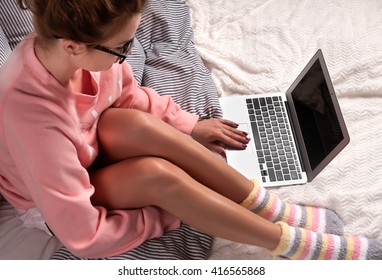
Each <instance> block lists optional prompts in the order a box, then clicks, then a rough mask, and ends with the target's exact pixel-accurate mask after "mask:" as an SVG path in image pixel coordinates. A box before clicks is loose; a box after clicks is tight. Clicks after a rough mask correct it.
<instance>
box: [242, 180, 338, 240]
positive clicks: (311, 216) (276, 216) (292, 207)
mask: <svg viewBox="0 0 382 280" xmlns="http://www.w3.org/2000/svg"><path fill="white" fill-rule="evenodd" d="M253 183H254V188H253V190H252V192H251V193H250V194H249V195H248V197H247V198H246V199H245V200H244V201H243V202H242V203H241V205H242V206H244V207H246V208H248V209H249V210H251V211H253V212H254V213H256V214H258V215H259V216H261V217H263V218H265V219H267V220H269V221H271V222H277V221H283V222H285V223H287V224H288V225H290V226H295V227H301V228H305V229H308V230H312V231H316V232H325V233H331V234H336V235H342V234H343V224H342V221H341V219H340V218H339V217H338V215H337V214H336V213H335V212H334V211H333V210H330V209H327V208H321V207H315V206H305V205H298V204H292V203H287V202H283V201H281V199H280V198H278V197H277V196H276V195H274V194H272V193H271V192H269V191H268V190H266V189H265V188H263V187H261V186H260V185H259V184H258V182H257V181H255V180H253Z"/></svg>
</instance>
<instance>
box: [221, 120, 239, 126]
mask: <svg viewBox="0 0 382 280" xmlns="http://www.w3.org/2000/svg"><path fill="white" fill-rule="evenodd" d="M218 120H219V122H221V123H222V124H225V125H228V126H230V127H233V128H238V127H239V125H238V124H237V123H235V122H233V121H230V120H227V119H218Z"/></svg>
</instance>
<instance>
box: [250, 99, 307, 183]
mask: <svg viewBox="0 0 382 280" xmlns="http://www.w3.org/2000/svg"><path fill="white" fill-rule="evenodd" d="M247 108H248V113H249V118H250V121H251V126H252V131H253V133H254V135H253V139H254V142H255V146H256V152H257V157H258V160H259V164H260V169H261V176H262V181H263V182H264V183H265V182H276V181H289V180H297V179H301V178H302V176H301V166H300V163H299V161H298V154H297V151H296V147H295V144H294V142H293V140H292V139H293V138H292V131H291V128H290V126H289V122H288V119H287V118H288V116H287V115H286V111H285V106H284V104H283V101H282V99H281V97H279V96H273V97H266V98H265V97H261V98H253V99H252V98H248V99H247Z"/></svg>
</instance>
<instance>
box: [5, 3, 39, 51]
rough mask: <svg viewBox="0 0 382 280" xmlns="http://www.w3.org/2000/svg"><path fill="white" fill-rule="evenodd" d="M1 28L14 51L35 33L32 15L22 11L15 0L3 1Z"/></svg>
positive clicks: (27, 11)
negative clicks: (29, 35)
mask: <svg viewBox="0 0 382 280" xmlns="http://www.w3.org/2000/svg"><path fill="white" fill-rule="evenodd" d="M0 26H1V27H2V29H3V31H4V34H5V36H6V37H7V38H8V42H9V46H10V47H11V49H12V50H13V49H14V48H15V47H16V45H17V44H18V43H19V42H20V41H21V40H22V39H23V38H24V37H25V36H26V35H28V34H29V33H30V32H32V31H33V25H32V13H31V12H30V11H29V10H21V9H20V8H19V7H18V5H17V3H16V1H15V0H1V1H0Z"/></svg>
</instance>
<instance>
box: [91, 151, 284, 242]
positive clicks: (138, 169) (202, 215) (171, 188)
mask: <svg viewBox="0 0 382 280" xmlns="http://www.w3.org/2000/svg"><path fill="white" fill-rule="evenodd" d="M91 181H92V184H93V185H94V186H95V189H96V191H95V194H94V195H93V197H92V202H93V203H94V204H96V205H104V206H106V207H107V208H109V209H126V208H141V207H144V206H148V205H156V206H158V207H160V208H162V209H165V210H166V211H168V212H170V213H172V214H173V215H174V216H177V217H178V218H180V219H181V220H183V221H184V222H186V223H187V224H189V225H191V226H193V227H195V228H197V229H199V230H201V231H203V232H206V233H208V234H211V235H214V236H218V237H222V238H225V239H229V240H232V241H236V242H240V243H246V244H252V245H257V246H261V247H264V248H267V249H274V248H275V247H276V246H277V244H278V243H279V241H280V236H281V229H280V227H279V226H278V225H276V224H273V223H271V222H269V221H267V220H265V219H263V218H261V217H260V216H257V215H255V214H253V213H252V212H250V211H249V210H247V209H245V208H243V207H241V206H239V205H238V204H237V203H235V202H233V201H231V200H229V199H227V198H225V197H224V196H222V195H220V194H218V193H216V192H214V191H213V190H210V189H209V188H207V187H205V186H203V185H202V184H200V183H199V182H198V181H196V180H194V179H193V178H192V177H190V176H189V175H188V174H187V173H185V172H184V171H183V170H182V169H180V168H178V167H177V166H175V165H174V164H172V163H171V162H169V161H167V160H165V159H162V158H158V157H134V158H130V159H126V160H122V161H120V162H118V163H115V164H112V165H109V166H107V167H105V168H101V169H99V170H97V171H94V172H92V173H91Z"/></svg>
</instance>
